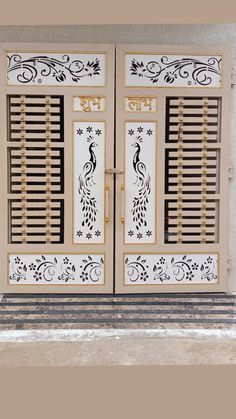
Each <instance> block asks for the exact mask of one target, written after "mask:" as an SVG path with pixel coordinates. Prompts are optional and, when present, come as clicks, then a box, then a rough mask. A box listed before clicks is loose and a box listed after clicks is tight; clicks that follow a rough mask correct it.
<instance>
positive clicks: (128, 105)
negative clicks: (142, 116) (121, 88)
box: [125, 96, 157, 112]
mask: <svg viewBox="0 0 236 419" xmlns="http://www.w3.org/2000/svg"><path fill="white" fill-rule="evenodd" d="M125 110H126V112H156V111H157V98H156V97H151V96H130V97H126V98H125Z"/></svg>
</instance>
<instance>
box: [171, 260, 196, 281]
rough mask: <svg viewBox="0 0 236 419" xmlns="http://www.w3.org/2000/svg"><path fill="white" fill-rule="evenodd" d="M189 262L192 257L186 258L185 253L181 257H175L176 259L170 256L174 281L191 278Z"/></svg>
mask: <svg viewBox="0 0 236 419" xmlns="http://www.w3.org/2000/svg"><path fill="white" fill-rule="evenodd" d="M191 262H192V259H187V255H184V256H183V257H182V259H177V261H175V258H174V257H172V258H171V264H172V272H173V276H174V278H175V280H176V281H178V282H179V281H183V280H184V279H188V280H192V270H191V265H190V263H191Z"/></svg>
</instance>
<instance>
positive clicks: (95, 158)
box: [73, 122, 105, 244]
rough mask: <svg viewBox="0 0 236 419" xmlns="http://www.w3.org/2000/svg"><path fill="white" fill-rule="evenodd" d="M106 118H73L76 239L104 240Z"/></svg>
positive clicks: (93, 241)
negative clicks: (88, 119) (104, 119)
mask: <svg viewBox="0 0 236 419" xmlns="http://www.w3.org/2000/svg"><path fill="white" fill-rule="evenodd" d="M104 143H105V122H74V233H73V234H74V240H73V241H74V243H90V244H92V243H104V182H105V179H104V152H105V144H104Z"/></svg>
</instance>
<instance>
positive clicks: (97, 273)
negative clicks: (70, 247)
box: [80, 255, 104, 282]
mask: <svg viewBox="0 0 236 419" xmlns="http://www.w3.org/2000/svg"><path fill="white" fill-rule="evenodd" d="M80 267H81V268H83V270H82V272H81V275H80V278H81V279H82V281H83V282H84V281H89V280H90V281H92V282H98V281H99V280H101V278H102V277H103V272H104V260H103V258H102V257H101V259H100V261H99V262H98V261H93V260H92V257H91V256H90V255H88V257H87V259H83V265H81V266H80Z"/></svg>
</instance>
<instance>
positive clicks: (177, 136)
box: [165, 97, 221, 244]
mask: <svg viewBox="0 0 236 419" xmlns="http://www.w3.org/2000/svg"><path fill="white" fill-rule="evenodd" d="M220 107H221V101H220V99H219V98H214V97H194V98H193V97H177V98H176V97H167V98H166V144H168V143H170V142H172V143H175V145H176V146H175V147H174V148H170V146H169V147H167V148H166V151H165V193H166V195H167V197H168V195H169V199H166V201H165V243H172V244H174V243H178V244H181V243H182V244H188V243H192V244H198V243H217V242H218V240H219V238H218V222H219V211H218V204H219V202H218V201H217V200H216V199H215V195H216V194H219V193H220V190H219V165H220V148H219V146H218V148H215V147H214V145H213V143H216V142H219V141H220ZM190 143H191V145H192V144H196V147H195V146H192V147H190ZM172 197H173V199H171V198H172Z"/></svg>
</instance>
